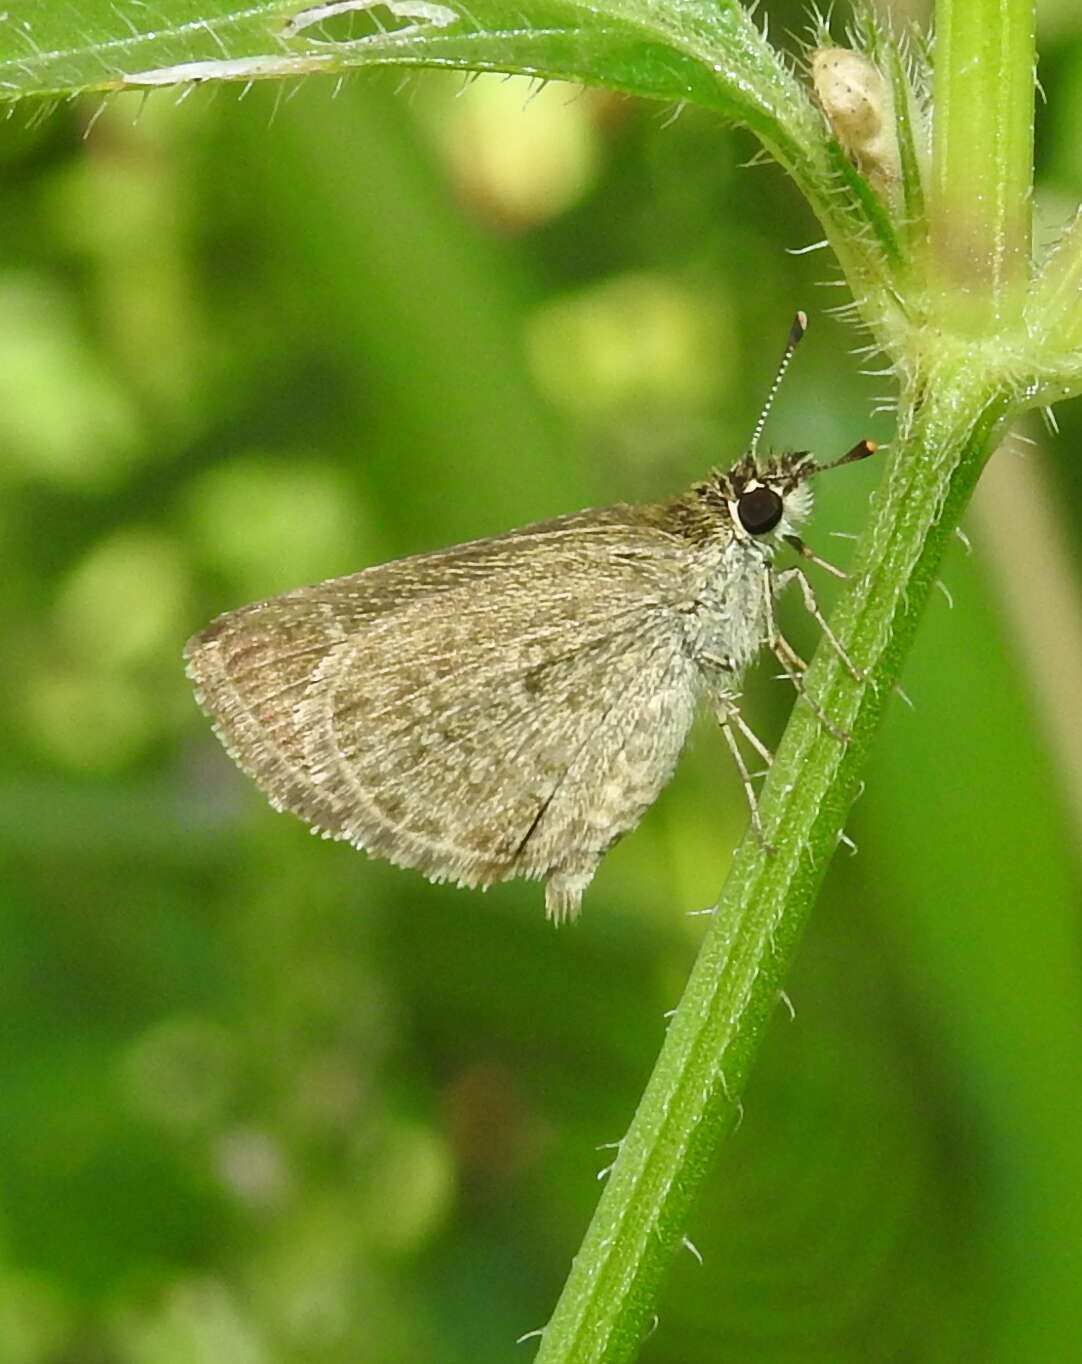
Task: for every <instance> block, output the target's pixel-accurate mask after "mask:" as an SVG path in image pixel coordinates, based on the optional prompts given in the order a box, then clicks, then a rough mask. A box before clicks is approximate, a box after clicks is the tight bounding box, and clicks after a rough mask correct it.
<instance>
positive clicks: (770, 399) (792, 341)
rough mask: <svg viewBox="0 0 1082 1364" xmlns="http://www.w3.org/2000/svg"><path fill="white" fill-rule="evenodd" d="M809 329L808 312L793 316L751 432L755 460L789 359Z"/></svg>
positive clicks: (750, 452) (749, 450)
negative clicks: (778, 361)
mask: <svg viewBox="0 0 1082 1364" xmlns="http://www.w3.org/2000/svg"><path fill="white" fill-rule="evenodd" d="M807 330H808V314H807V313H797V315H796V317H794V318H793V325H792V326H791V327H790V328H789V340H788V341H786V343H785V351H784V353H783V355H782V357H781V363H780V364H779V365H778V372H777V373H776V374H775V375H774V382H773V383H772V384H771V385H770V392H769V393H768V394H767V395H766V402H765V403H763V409H762V411H761V412H760V413H759V420H758V421H757V422H756V423H755V430H754V431H753V432H752V433H751V444H750V445H749V446H748V454H749V455H750V456H751V458H752V459H753V460H754V458H755V456H756V455H757V454H758V452H759V437H760V436H761V435H762V434H763V429H764V427H765V426H766V423H767V418H768V417H769V416H770V409H771V408H772V407H773V406H774V399H775V398H776V397H777V396H778V389H779V388H781V381H782V380H783V379H784V378H785V371H786V370H787V369H788V368H789V361H790V360H791V359H792V358H793V352H794V351H795V350H796V348H797V346H799V345H800V342H801V339H802V338H803V336H804V333H805V332H806V331H807Z"/></svg>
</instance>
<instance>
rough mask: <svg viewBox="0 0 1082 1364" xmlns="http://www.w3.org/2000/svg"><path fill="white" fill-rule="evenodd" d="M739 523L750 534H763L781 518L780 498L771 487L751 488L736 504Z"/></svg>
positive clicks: (771, 528) (772, 527)
mask: <svg viewBox="0 0 1082 1364" xmlns="http://www.w3.org/2000/svg"><path fill="white" fill-rule="evenodd" d="M736 513H737V515H738V516H739V517H740V524H741V525H742V526H743V527H744V529H745V530H746V531H747V532H748V533H749V534H751V535H765V534H766V532H767V531H768V530H773V529H774V527H775V526H776V525H777V524H778V522H779V521H780V520H781V514H782V502H781V498H780V497H779V496H778V494H777V493H776V492H775V491H774V489H773V488H752V490H751V492H747V493H741V495H740V499H739V501H738V502H737V504H736Z"/></svg>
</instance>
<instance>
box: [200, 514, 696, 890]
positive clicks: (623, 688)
mask: <svg viewBox="0 0 1082 1364" xmlns="http://www.w3.org/2000/svg"><path fill="white" fill-rule="evenodd" d="M652 511H653V509H645V512H646V516H645V517H644V516H643V514H642V513H640V512H639V511H638V510H637V509H632V508H610V509H607V510H606V511H604V512H593V513H584V514H580V515H579V516H576V517H567V518H562V519H561V520H560V521H557V522H550V523H546V524H543V525H540V526H537V527H530V528H527V529H526V530H525V531H520V532H516V533H514V534H512V535H510V536H502V537H499V538H497V539H494V540H488V541H480V542H476V543H475V544H473V545H466V546H460V547H458V548H456V549H452V550H449V551H444V552H442V553H440V554H437V555H428V556H422V557H419V558H417V559H412V560H402V561H400V562H398V563H395V564H389V565H384V566H381V567H379V568H374V569H369V570H367V571H365V572H363V573H359V574H356V575H354V576H353V577H350V578H344V579H338V580H336V581H333V582H330V583H324V584H320V585H318V586H316V587H313V588H307V589H302V590H301V591H298V592H293V593H289V594H287V595H286V596H284V597H279V598H275V599H273V600H272V601H269V602H265V603H261V604H259V605H257V606H253V607H247V608H244V609H243V610H241V611H237V612H233V613H231V614H230V615H227V616H224V617H221V618H220V619H219V620H218V621H216V622H214V624H213V625H212V626H210V627H209V629H208V630H207V631H205V632H204V633H203V634H202V635H200V636H197V637H196V639H195V640H193V641H192V643H191V644H190V646H189V650H188V658H189V671H190V673H191V675H192V677H193V679H194V681H195V683H196V687H197V690H198V692H199V694H200V698H201V700H202V702H203V704H204V705H205V706H206V708H207V709H208V710H209V711H210V713H211V714H212V715H213V716H214V717H215V719H216V722H217V724H216V727H217V729H218V732H219V734H220V736H221V737H222V739H223V742H224V743H225V744H226V747H227V748H228V749H229V751H230V752H231V754H232V755H233V757H234V758H235V759H236V760H237V761H238V763H239V764H240V765H241V766H242V767H243V768H244V769H245V770H246V771H248V772H249V773H250V774H251V775H252V776H253V777H254V778H255V780H256V781H257V782H258V783H259V784H260V786H261V787H262V788H263V789H264V790H265V791H266V792H267V794H268V795H269V796H270V798H271V800H272V802H273V803H274V804H275V805H276V806H278V807H279V808H285V809H290V810H292V811H294V812H295V813H297V814H299V815H300V816H301V817H302V818H304V819H306V820H307V821H308V822H310V823H312V824H313V825H315V826H316V827H318V828H320V829H322V830H323V831H324V832H326V833H328V834H329V835H331V836H333V837H338V838H347V839H349V840H350V841H352V842H354V843H355V844H357V845H358V846H360V847H364V848H366V849H368V850H369V851H370V852H372V853H375V854H377V855H381V856H384V857H387V858H388V859H390V860H391V861H394V862H396V863H398V864H400V865H404V866H411V867H417V868H418V869H420V870H421V871H423V872H425V873H426V874H427V875H429V876H431V877H433V878H436V879H453V880H456V881H459V882H461V883H464V884H470V885H476V884H481V885H485V884H489V883H490V882H492V881H495V880H500V879H504V878H506V877H509V876H516V875H522V876H533V877H541V876H545V877H549V878H550V885H549V893H548V897H547V898H548V903H549V908H550V912H552V913H556V914H565V913H570V912H573V911H574V909H575V908H577V904H578V899H579V897H580V896H581V890H582V887H583V886H584V885H585V884H586V882H588V880H589V878H590V876H591V875H592V874H593V870H594V868H595V867H596V865H597V862H598V861H599V859H600V857H601V855H602V854H603V852H604V851H605V849H606V848H607V847H608V846H609V845H610V844H611V843H612V842H613V841H614V840H615V838H617V837H619V835H620V834H621V833H623V832H625V831H626V830H627V829H628V828H631V827H633V825H634V824H635V823H637V822H638V819H639V818H640V817H641V814H642V811H643V810H644V809H645V808H646V806H647V805H648V804H649V803H650V801H652V800H653V798H654V796H656V794H657V791H658V790H659V789H660V787H661V785H662V784H663V783H664V781H665V780H667V778H668V776H669V775H670V773H671V770H672V767H673V765H674V763H675V761H676V757H677V756H678V754H679V750H680V748H681V747H682V745H683V741H684V737H685V735H686V731H687V727H688V724H689V723H690V719H691V712H692V707H693V700H694V692H695V674H694V669H693V667H692V665H691V663H690V661H689V656H688V652H687V650H686V649H685V648H684V647H683V641H682V637H681V629H682V627H681V617H680V614H679V612H678V611H677V610H675V604H676V603H677V602H678V601H679V598H680V595H681V592H682V591H683V579H684V572H683V570H684V567H685V563H684V557H685V553H686V551H685V549H684V547H683V545H682V544H681V543H680V542H679V541H678V540H677V539H676V538H674V537H673V536H671V535H668V534H666V533H665V532H664V531H661V530H659V529H658V528H657V527H656V526H655V525H653V524H651V523H650V522H649V520H648V517H649V515H650V514H651V513H652Z"/></svg>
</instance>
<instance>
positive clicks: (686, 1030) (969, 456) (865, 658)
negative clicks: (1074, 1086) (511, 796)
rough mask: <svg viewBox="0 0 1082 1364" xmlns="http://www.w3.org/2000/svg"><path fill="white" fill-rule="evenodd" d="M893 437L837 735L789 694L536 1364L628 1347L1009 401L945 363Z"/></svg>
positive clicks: (857, 579) (841, 622) (838, 671)
mask: <svg viewBox="0 0 1082 1364" xmlns="http://www.w3.org/2000/svg"><path fill="white" fill-rule="evenodd" d="M928 393H929V397H928V399H927V401H926V402H925V403H924V405H923V406H922V407H921V408H920V409H919V411H917V412H915V413H914V415H913V420H912V424H911V431H910V434H909V436H908V438H907V439H906V440H905V441H904V442H902V443H901V444H900V445H899V447H898V449H897V450H896V451H895V453H894V455H893V458H892V460H891V464H890V469H889V473H888V476H887V478H886V481H885V485H884V487H883V488H882V490H881V491H880V493H879V494H878V495H877V498H876V506H875V513H874V517H873V519H872V521H871V524H870V525H869V526H868V528H867V531H866V533H865V535H864V536H863V538H862V541H861V546H860V548H859V550H858V556H857V566H856V570H855V574H854V581H853V584H852V586H851V588H850V590H849V592H848V594H847V596H846V599H845V601H844V603H843V606H842V609H841V612H840V615H839V618H838V621H837V629H838V631H839V634H840V637H841V639H842V641H843V644H844V647H845V649H846V651H847V653H848V655H849V657H850V658H851V659H852V660H853V661H854V662H855V663H856V664H857V665H858V667H859V668H860V669H862V670H863V671H864V672H865V680H864V681H862V682H857V681H856V680H854V679H853V678H852V677H851V676H850V674H849V673H848V672H847V670H846V669H845V668H844V666H843V665H842V664H841V662H840V660H839V659H838V657H837V656H836V654H835V653H834V651H833V650H832V649H831V648H830V647H829V645H827V644H825V642H824V645H822V646H821V647H820V649H819V652H818V654H817V656H816V661H815V663H814V665H813V667H812V669H811V671H810V672H809V674H808V679H807V686H808V690H809V692H810V693H811V694H812V695H814V696H815V697H816V698H817V699H818V701H819V703H820V704H821V705H822V706H823V707H824V709H826V710H827V711H828V712H829V714H830V715H831V716H832V717H834V718H835V719H836V720H837V721H839V722H840V723H841V724H843V725H845V726H846V727H847V728H848V730H849V733H850V734H851V736H852V737H851V740H850V742H848V743H845V744H843V743H841V742H839V741H838V740H837V739H836V738H833V737H832V736H831V735H830V734H829V733H827V732H826V731H825V730H824V728H823V727H822V725H821V724H820V722H819V721H818V720H817V719H816V718H815V716H814V715H813V714H812V713H811V712H810V710H809V708H808V707H807V706H806V705H804V704H798V706H797V707H796V710H795V712H794V717H793V719H792V721H791V722H790V725H789V727H788V729H787V731H786V734H785V738H784V741H783V744H782V746H781V748H780V750H779V752H778V755H777V758H776V760H775V762H774V765H773V767H772V769H771V773H770V776H769V778H768V780H767V783H766V786H765V788H764V791H763V796H762V802H761V813H762V818H763V822H764V826H765V828H766V832H767V837H768V838H769V839H770V841H771V843H772V844H773V847H774V849H775V851H773V852H770V853H768V852H766V851H765V850H764V848H763V847H762V845H761V844H760V842H759V841H758V840H757V839H756V838H754V837H753V836H751V835H749V836H748V837H747V838H745V840H744V842H743V844H742V845H741V847H740V848H739V850H738V852H737V855H736V858H735V860H734V863H733V866H732V870H731V873H730V876H729V879H728V882H727V884H726V887H725V890H724V892H723V894H722V897H721V899H720V900H719V902H718V906H717V913H716V915H715V916H714V918H713V919H712V922H711V925H710V929H709V931H708V933H707V935H706V938H705V940H704V942H703V945H702V948H701V950H700V952H699V956H698V959H697V960H696V963H695V966H694V969H693V971H692V974H691V977H690V979H689V980H688V984H687V988H686V990H685V992H684V996H683V998H682V1000H681V1002H680V1005H679V1008H678V1009H677V1011H676V1013H675V1015H674V1017H673V1020H672V1023H671V1025H670V1028H669V1032H668V1035H667V1037H666V1040H665V1044H664V1046H663V1048H662V1051H661V1054H660V1056H659V1058H658V1062H657V1065H656V1067H655V1069H654V1073H653V1075H652V1076H651V1078H650V1082H649V1084H648V1086H647V1089H646V1092H645V1094H644V1095H643V1098H642V1102H641V1103H640V1105H639V1109H638V1111H637V1113H636V1114H635V1118H634V1120H633V1122H632V1124H631V1127H630V1128H629V1130H628V1132H627V1135H626V1136H625V1138H624V1140H623V1142H622V1143H621V1146H620V1150H619V1154H618V1157H617V1159H616V1162H615V1164H614V1166H613V1168H612V1170H611V1172H610V1173H609V1175H608V1179H607V1184H606V1187H605V1191H604V1193H603V1195H602V1198H601V1200H600V1203H599V1205H598V1208H597V1211H596V1214H595V1216H594V1219H593V1221H592V1223H591V1225H590V1228H589V1231H588V1232H587V1235H586V1239H585V1241H584V1242H583V1245H582V1248H581V1250H580V1252H579V1255H578V1256H577V1258H576V1260H575V1263H574V1266H573V1268H572V1270H571V1274H570V1276H569V1278H568V1280H567V1284H566V1286H565V1288H564V1292H563V1294H562V1296H561V1298H560V1300H559V1303H558V1304H557V1307H556V1310H555V1312H554V1314H553V1317H552V1320H551V1321H550V1323H549V1325H548V1328H547V1329H546V1331H545V1334H544V1338H543V1342H542V1346H541V1350H540V1352H539V1354H538V1356H537V1359H538V1364H601V1362H602V1361H604V1364H617V1362H618V1361H624V1360H629V1359H631V1358H633V1356H634V1353H635V1350H636V1347H637V1344H638V1342H639V1340H640V1338H641V1336H642V1334H643V1331H644V1329H645V1328H646V1327H647V1326H648V1324H649V1319H650V1316H651V1313H652V1312H653V1309H654V1302H655V1299H656V1294H657V1289H658V1287H659V1284H660V1280H661V1277H662V1275H663V1274H664V1272H665V1269H666V1267H667V1265H668V1264H669V1262H670V1259H671V1256H672V1253H673V1252H674V1250H675V1249H676V1248H677V1247H678V1245H679V1243H680V1241H681V1238H682V1236H683V1234H684V1229H685V1226H686V1219H687V1214H688V1209H689V1207H690V1205H691V1203H692V1200H693V1199H694V1196H695V1194H696V1192H697V1190H698V1188H699V1186H700V1185H701V1183H702V1180H703V1178H704V1176H705V1174H706V1172H707V1171H708V1169H709V1168H710V1165H711V1162H712V1160H713V1157H714V1155H715V1153H716V1150H717V1148H718V1146H719V1145H720V1142H721V1140H722V1139H723V1137H724V1135H725V1133H726V1132H727V1131H728V1129H729V1128H730V1127H731V1125H732V1123H733V1121H734V1118H735V1116H736V1114H737V1113H738V1111H739V1103H740V1099H739V1096H740V1094H741V1091H742V1090H743V1087H744V1082H745V1079H746V1077H747V1074H748V1070H749V1067H750V1065H751V1062H752V1059H753V1056H754V1054H755V1052H756V1050H757V1048H758V1045H759V1042H760V1040H761V1038H762V1035H763V1032H764V1030H765V1027H766V1024H767V1021H768V1020H769V1018H770V1015H771V1013H772V1011H773V1009H774V1006H775V1004H776V1002H777V999H778V996H779V992H780V990H781V988H782V982H783V980H784V978H785V974H786V971H787V968H788V965H789V961H790V959H791V957H792V954H793V951H794V949H795V946H796V943H797V940H798V939H799V936H800V933H801V930H802V928H803V925H804V921H805V919H806V917H807V914H808V911H809V909H810V908H811V905H812V902H813V900H814V897H815V894H816V892H817V890H818V887H819V884H820V882H821V880H822V878H823V875H824V872H825V869H826V866H827V863H828V861H829V858H830V856H831V854H832V853H833V851H834V849H835V847H836V845H837V842H838V837H839V833H840V831H841V828H842V824H843V821H844V818H845V815H846V813H847V811H848V809H849V805H850V803H851V801H852V798H853V795H854V793H855V790H856V786H857V782H858V774H859V771H860V768H861V765H862V763H863V761H864V758H865V756H866V754H867V751H868V747H869V744H870V742H871V739H872V736H873V734H874V732H875V730H876V728H877V727H878V724H879V721H880V719H881V717H882V714H883V710H884V707H885V705H886V703H887V701H888V699H889V697H890V695H891V692H892V690H893V687H894V684H895V682H896V680H897V677H898V673H899V670H900V668H901V664H902V660H903V658H904V656H905V653H906V651H907V649H908V646H909V643H910V641H911V639H912V636H913V633H914V630H915V628H916V625H917V620H918V618H919V616H920V613H921V611H922V609H923V606H924V603H925V601H926V599H927V596H928V593H929V591H930V590H931V587H932V584H933V582H934V579H935V576H936V571H937V567H938V564H939V562H940V559H941V557H942V554H943V549H944V546H945V544H946V542H947V540H948V538H949V536H950V535H951V533H952V531H953V529H954V527H955V526H956V525H957V523H958V519H959V517H960V515H961V513H962V510H963V508H964V506H965V504H966V502H967V501H968V498H969V495H970V493H971V491H972V489H973V487H974V485H975V483H976V480H977V477H978V475H979V473H980V470H981V468H982V467H983V464H984V461H985V459H986V458H987V456H988V454H989V453H990V451H991V450H992V449H993V448H994V446H995V444H996V442H997V440H998V437H999V434H1000V432H1001V430H1002V427H1003V424H1004V422H1005V421H1006V420H1007V419H1008V417H1009V415H1010V400H1009V398H1008V396H1007V395H1006V394H1004V393H1002V392H998V391H995V390H992V391H990V390H989V388H988V385H987V381H983V382H982V381H980V380H977V381H976V382H975V381H974V379H973V378H972V377H971V376H970V375H968V374H967V372H966V364H965V362H964V360H963V361H960V362H958V363H957V364H956V365H955V366H954V367H953V369H952V370H951V371H950V372H945V373H941V374H937V375H936V382H935V383H933V384H932V385H930V386H929V389H928Z"/></svg>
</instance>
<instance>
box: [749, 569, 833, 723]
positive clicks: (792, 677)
mask: <svg viewBox="0 0 1082 1364" xmlns="http://www.w3.org/2000/svg"><path fill="white" fill-rule="evenodd" d="M794 573H795V574H796V575H797V577H798V578H800V580H801V581H802V582H803V583H804V584H805V585H806V587H807V589H808V591H809V592H811V584H810V583H808V581H807V579H806V578H805V577H804V575H803V573H801V571H800V569H799V568H790V569H787V570H786V571H785V572H784V573H781V574H779V575H778V576H777V577H776V578H773V579H772V581H771V582H770V584H769V585H768V591H767V594H766V626H767V644H768V645H769V648H770V652H771V653H772V654H773V655H774V657H775V658H776V659H777V660H778V662H779V663H780V664H781V666H782V668H783V669H784V670H785V675H786V677H788V679H789V681H790V682H792V684H793V686H794V687H795V688H796V690H797V692H798V693H799V694H800V695H801V696H802V697H803V698H804V700H805V701H806V702H807V704H808V706H809V708H810V709H811V712H812V714H813V715H814V716H815V718H816V719H817V720H818V721H819V723H820V724H821V725H822V726H823V728H824V729H825V730H826V731H827V733H828V734H832V735H833V736H834V738H835V739H837V740H838V742H839V743H843V744H847V743H848V742H849V740H850V738H851V735H849V734H847V733H846V732H845V730H844V729H839V728H838V726H837V725H836V724H835V723H834V721H833V720H831V719H830V717H829V716H828V715H827V714H826V712H825V711H824V710H823V708H822V706H820V704H819V702H818V701H816V700H815V698H814V697H813V696H812V695H811V693H810V692H809V691H808V689H807V687H806V686H805V685H804V673H805V672H806V671H807V667H808V665H807V664H806V663H805V662H804V660H803V659H802V658H801V657H800V655H799V654H798V653H797V651H796V650H795V649H794V648H793V646H792V645H791V644H790V643H789V641H788V640H787V639H786V638H785V636H784V635H783V634H782V633H781V631H780V630H779V629H778V626H777V622H776V620H775V619H774V596H775V595H776V593H777V592H779V591H780V590H781V588H783V587H785V586H786V585H787V583H788V582H789V581H791V579H790V574H794ZM812 600H813V601H814V600H815V596H814V593H813V594H812ZM813 615H814V616H815V619H816V620H818V621H822V620H823V618H822V614H821V613H820V611H819V607H818V604H816V607H815V611H814V612H813ZM823 626H824V628H826V622H825V621H823ZM826 633H827V637H828V638H829V639H830V640H831V641H832V642H833V644H834V646H835V648H837V649H838V650H839V651H841V645H840V644H839V643H838V641H837V639H836V638H835V636H834V635H833V634H831V632H830V631H829V630H827V631H826ZM842 658H843V659H844V658H845V654H844V652H843V653H842Z"/></svg>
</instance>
